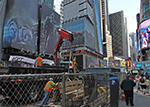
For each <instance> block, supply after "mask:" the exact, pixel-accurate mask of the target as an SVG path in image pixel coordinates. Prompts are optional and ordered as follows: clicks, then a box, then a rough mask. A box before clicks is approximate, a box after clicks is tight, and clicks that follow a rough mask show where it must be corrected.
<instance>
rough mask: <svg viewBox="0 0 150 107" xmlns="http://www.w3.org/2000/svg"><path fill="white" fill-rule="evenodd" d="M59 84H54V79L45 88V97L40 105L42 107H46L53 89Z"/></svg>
mask: <svg viewBox="0 0 150 107" xmlns="http://www.w3.org/2000/svg"><path fill="white" fill-rule="evenodd" d="M57 84H58V83H56V84H55V83H54V82H53V78H50V79H49V81H48V82H47V83H46V85H45V87H44V92H45V96H44V98H43V100H42V102H41V104H40V107H42V106H43V105H45V104H46V103H47V101H48V99H49V94H50V93H51V92H52V87H53V86H54V85H57Z"/></svg>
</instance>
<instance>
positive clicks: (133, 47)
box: [129, 32, 137, 61]
mask: <svg viewBox="0 0 150 107" xmlns="http://www.w3.org/2000/svg"><path fill="white" fill-rule="evenodd" d="M129 36H130V37H131V39H132V51H133V55H132V56H133V61H136V53H137V42H136V35H135V33H133V32H132V33H129Z"/></svg>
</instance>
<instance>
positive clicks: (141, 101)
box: [119, 90, 150, 107]
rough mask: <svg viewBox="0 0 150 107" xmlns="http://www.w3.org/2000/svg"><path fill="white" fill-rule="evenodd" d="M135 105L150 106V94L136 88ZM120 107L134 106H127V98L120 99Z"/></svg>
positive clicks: (138, 106)
mask: <svg viewBox="0 0 150 107" xmlns="http://www.w3.org/2000/svg"><path fill="white" fill-rule="evenodd" d="M133 101H134V107H150V94H145V95H144V94H143V93H142V92H140V91H138V92H136V91H135V90H134V100H133ZM119 107H133V106H130V105H129V106H126V103H125V100H122V99H120V100H119Z"/></svg>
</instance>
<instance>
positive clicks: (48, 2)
mask: <svg viewBox="0 0 150 107" xmlns="http://www.w3.org/2000/svg"><path fill="white" fill-rule="evenodd" d="M37 1H38V2H39V3H44V4H46V5H47V6H48V7H50V8H51V9H53V8H54V0H37Z"/></svg>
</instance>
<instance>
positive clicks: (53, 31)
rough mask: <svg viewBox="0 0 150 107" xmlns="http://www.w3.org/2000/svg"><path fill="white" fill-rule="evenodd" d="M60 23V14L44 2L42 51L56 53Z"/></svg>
mask: <svg viewBox="0 0 150 107" xmlns="http://www.w3.org/2000/svg"><path fill="white" fill-rule="evenodd" d="M59 25H60V15H59V14H58V13H56V12H55V11H54V10H53V9H51V8H49V7H48V6H47V5H45V4H42V18H41V37H40V53H43V54H45V53H50V54H53V53H54V48H55V45H56V42H57V39H58V38H59V34H58V29H59Z"/></svg>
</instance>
